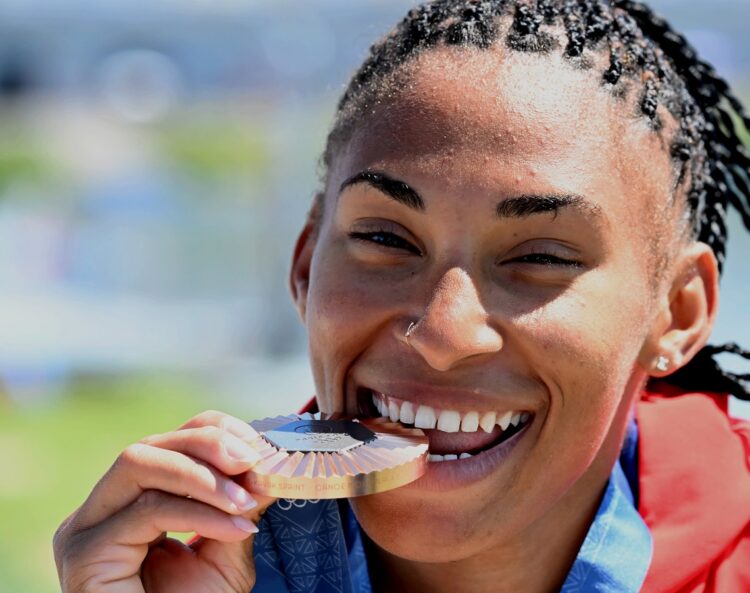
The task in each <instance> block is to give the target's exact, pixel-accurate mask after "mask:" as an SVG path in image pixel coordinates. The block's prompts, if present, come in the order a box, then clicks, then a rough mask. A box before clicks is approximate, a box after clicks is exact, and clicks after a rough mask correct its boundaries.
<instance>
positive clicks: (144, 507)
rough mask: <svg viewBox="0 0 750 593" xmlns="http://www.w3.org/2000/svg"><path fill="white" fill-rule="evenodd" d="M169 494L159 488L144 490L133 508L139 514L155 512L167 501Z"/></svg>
mask: <svg viewBox="0 0 750 593" xmlns="http://www.w3.org/2000/svg"><path fill="white" fill-rule="evenodd" d="M166 499H167V496H166V495H165V494H164V493H162V492H160V491H158V490H144V491H143V492H142V493H141V494H140V496H138V498H136V499H135V501H134V502H133V509H134V510H135V512H136V513H138V514H148V513H153V512H154V510H156V509H158V508H159V507H161V506H163V505H164V504H165V503H166Z"/></svg>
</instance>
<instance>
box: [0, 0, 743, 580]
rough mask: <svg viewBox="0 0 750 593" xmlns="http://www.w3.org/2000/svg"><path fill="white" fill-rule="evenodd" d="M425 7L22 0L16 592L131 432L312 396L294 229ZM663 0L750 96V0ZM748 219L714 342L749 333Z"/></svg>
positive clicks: (7, 267) (9, 172)
mask: <svg viewBox="0 0 750 593" xmlns="http://www.w3.org/2000/svg"><path fill="white" fill-rule="evenodd" d="M413 4H414V2H411V1H407V0H377V1H375V0H316V1H310V2H305V3H300V2H291V1H286V0H273V1H272V0H266V1H259V0H247V1H243V2H240V1H239V0H214V1H212V2H200V1H197V0H196V1H190V0H185V1H184V2H175V1H167V0H157V1H155V2H151V3H148V4H143V3H129V2H125V0H113V1H111V2H107V3H97V2H94V1H93V0H68V1H66V2H53V1H52V0H4V2H2V3H0V472H1V473H0V476H1V477H0V592H3V593H22V592H23V593H50V592H52V591H55V590H57V589H58V587H57V580H56V574H55V568H54V562H53V559H52V553H51V538H52V534H53V532H54V529H55V528H56V526H57V525H58V524H59V523H60V522H61V521H62V519H63V518H64V517H65V516H66V515H67V514H68V513H70V512H71V511H72V510H73V509H74V508H75V507H76V506H77V505H79V504H80V503H81V502H82V501H83V499H84V498H85V497H86V495H87V493H88V492H89V491H90V489H91V487H92V486H93V484H94V483H95V482H96V480H97V479H98V477H99V476H101V475H102V474H103V473H104V472H105V471H106V469H107V468H108V467H109V465H110V464H111V463H112V461H113V460H114V459H115V457H116V456H117V454H118V453H119V452H120V451H121V450H122V449H123V448H124V447H126V446H127V445H128V444H130V443H132V442H134V441H136V440H138V439H140V438H142V437H144V436H146V435H148V434H151V433H156V432H164V431H166V430H170V429H172V428H174V427H176V426H178V425H179V424H181V423H183V422H184V421H185V420H186V419H188V418H189V417H190V416H192V415H194V414H197V413H198V412H200V411H202V410H204V409H207V408H215V409H221V410H223V411H225V412H228V413H231V414H235V415H237V416H239V417H243V418H248V419H250V418H255V417H259V416H264V415H268V414H276V413H288V412H289V411H291V410H294V409H296V408H297V407H299V406H300V405H301V404H302V403H303V402H304V401H305V400H306V399H307V398H308V397H309V396H310V395H312V393H313V387H312V381H311V378H310V374H309V370H308V366H307V360H306V355H305V337H304V333H303V329H302V327H301V326H300V324H299V322H298V320H297V318H296V314H295V312H294V310H293V309H292V307H291V303H290V301H289V298H288V296H287V289H286V271H287V265H288V262H289V259H290V257H291V249H292V244H293V239H294V236H295V233H296V232H297V230H298V228H299V227H300V226H301V224H302V221H303V219H304V215H305V213H306V210H307V207H308V205H309V202H310V199H311V197H312V195H313V194H314V192H315V190H316V189H317V187H318V180H317V173H318V170H317V159H318V156H319V153H320V151H321V150H322V148H323V141H324V138H325V134H326V132H327V129H328V126H329V125H330V123H331V118H332V114H333V109H334V105H335V102H336V100H337V98H338V95H339V93H340V92H341V91H342V89H343V85H344V83H345V82H346V79H347V76H348V75H349V74H350V72H351V71H352V70H353V69H354V68H355V67H356V66H357V65H358V64H359V62H360V61H361V59H362V58H363V57H364V55H365V53H366V49H367V47H368V46H369V45H370V44H371V43H372V42H373V41H374V40H375V39H376V38H377V37H378V36H379V35H381V34H382V33H384V32H385V31H387V29H388V28H389V26H390V25H391V24H392V23H393V22H395V20H396V19H397V18H398V17H400V16H401V15H402V14H403V13H405V11H406V10H407V9H408V8H409V7H410V6H412V5H413ZM653 4H654V6H655V7H656V8H657V9H659V10H660V11H661V12H663V13H664V14H665V15H666V16H667V17H668V18H669V19H670V20H671V21H672V22H673V23H674V24H675V26H676V27H677V28H678V29H681V30H683V31H685V32H686V33H687V35H688V37H689V38H690V39H691V40H692V41H693V42H694V43H695V44H696V45H697V46H698V47H699V49H700V50H701V51H702V53H703V54H704V55H705V56H706V57H707V58H708V59H709V61H712V62H713V63H715V64H716V65H717V67H718V69H719V71H720V72H721V73H722V74H723V75H724V76H725V77H727V78H728V79H729V80H730V82H731V83H732V84H733V85H734V86H735V88H736V89H737V90H738V92H739V93H740V94H741V95H742V96H743V97H744V98H745V99H746V100H747V98H748V96H749V95H750V93H748V89H750V74H749V73H750V68H749V66H750V41H748V40H747V36H746V34H745V33H746V31H745V30H746V23H747V22H748V17H750V6H749V5H748V4H747V0H718V1H716V2H712V3H710V5H709V3H706V2H702V1H699V0H671V1H670V0H659V1H656V2H654V3H653ZM730 227H731V229H730V232H732V239H731V240H730V243H729V260H728V265H727V272H726V277H725V280H724V283H723V293H722V295H723V303H722V311H721V315H720V319H719V325H718V327H717V330H716V335H715V340H716V341H727V340H738V341H740V342H742V343H744V344H746V345H747V344H750V314H748V312H747V311H746V306H745V299H746V295H747V292H748V288H750V279H749V276H750V274H749V272H750V266H749V265H748V261H747V255H746V254H748V253H750V239H748V235H747V233H745V232H744V231H743V230H742V229H741V227H740V224H739V221H738V220H737V219H736V218H733V219H732V220H731V221H730ZM727 362H728V363H729V364H730V366H731V365H732V364H735V365H736V363H735V362H734V361H731V360H730V361H727ZM737 370H746V367H745V368H744V369H743V368H742V367H737ZM734 409H735V410H736V411H737V412H738V413H742V414H745V415H750V412H749V411H748V409H747V407H745V408H740V407H739V406H736V405H735V408H734Z"/></svg>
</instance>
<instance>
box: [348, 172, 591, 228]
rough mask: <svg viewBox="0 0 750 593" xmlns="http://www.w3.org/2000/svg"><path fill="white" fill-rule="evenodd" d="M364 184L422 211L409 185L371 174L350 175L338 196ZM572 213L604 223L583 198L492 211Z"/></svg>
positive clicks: (526, 199) (555, 197)
mask: <svg viewBox="0 0 750 593" xmlns="http://www.w3.org/2000/svg"><path fill="white" fill-rule="evenodd" d="M359 183H365V184H367V185H370V186H372V187H374V188H375V189H377V190H379V191H381V192H382V193H384V194H385V195H386V196H388V197H389V198H391V199H393V200H395V201H396V202H399V203H400V204H403V205H404V206H407V207H408V208H411V209H412V210H416V211H418V212H424V211H425V210H426V207H425V204H424V201H423V200H422V198H421V197H420V195H419V194H418V193H417V192H416V191H415V190H414V189H413V188H411V187H409V185H407V184H406V183H404V182H403V181H399V180H398V179H393V178H392V177H389V176H388V175H386V174H385V173H378V172H375V171H361V172H359V173H357V174H356V175H352V176H351V177H349V178H348V179H347V180H346V181H344V182H343V183H342V184H341V187H340V189H339V194H341V192H343V191H344V190H345V189H346V188H347V187H350V186H352V185H357V184H359ZM568 208H571V209H574V210H578V211H580V212H581V213H583V214H586V215H589V216H591V217H593V218H596V219H604V218H605V216H604V213H603V211H602V209H601V207H600V206H599V205H598V204H594V203H592V202H591V201H589V200H587V199H586V198H584V197H583V196H579V195H575V194H543V195H521V196H514V197H512V198H505V199H503V200H500V201H499V202H498V204H497V206H496V207H495V214H496V215H497V217H498V218H501V219H502V218H526V217H528V216H532V215H534V214H544V213H547V212H551V213H553V214H554V215H555V216H556V215H557V213H558V212H559V211H560V210H562V209H568Z"/></svg>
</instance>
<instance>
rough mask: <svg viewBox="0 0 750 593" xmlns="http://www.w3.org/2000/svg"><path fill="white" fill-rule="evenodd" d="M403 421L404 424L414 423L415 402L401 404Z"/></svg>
mask: <svg viewBox="0 0 750 593" xmlns="http://www.w3.org/2000/svg"><path fill="white" fill-rule="evenodd" d="M401 422H403V423H404V424H414V404H412V403H411V402H404V403H402V404H401Z"/></svg>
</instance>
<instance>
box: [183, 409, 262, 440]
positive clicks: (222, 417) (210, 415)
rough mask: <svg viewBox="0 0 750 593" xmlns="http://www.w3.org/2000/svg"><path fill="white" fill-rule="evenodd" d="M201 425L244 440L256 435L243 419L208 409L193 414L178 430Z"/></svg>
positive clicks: (253, 437) (251, 438)
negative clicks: (212, 427) (224, 431)
mask: <svg viewBox="0 0 750 593" xmlns="http://www.w3.org/2000/svg"><path fill="white" fill-rule="evenodd" d="M202 426H215V427H217V428H220V429H222V430H226V431H227V432H228V433H230V434H233V435H234V436H236V437H238V438H240V439H243V440H246V441H251V440H254V439H255V438H257V436H258V433H257V431H256V430H255V429H254V428H253V427H252V426H250V424H248V423H247V422H245V421H244V420H240V419H239V418H236V417H235V416H230V415H229V414H225V413H224V412H218V411H216V410H208V411H206V412H202V413H200V414H198V415H197V416H194V417H193V418H191V419H190V420H188V421H187V422H186V423H185V424H183V425H182V426H181V427H180V428H179V430H185V429H187V428H200V427H202Z"/></svg>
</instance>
